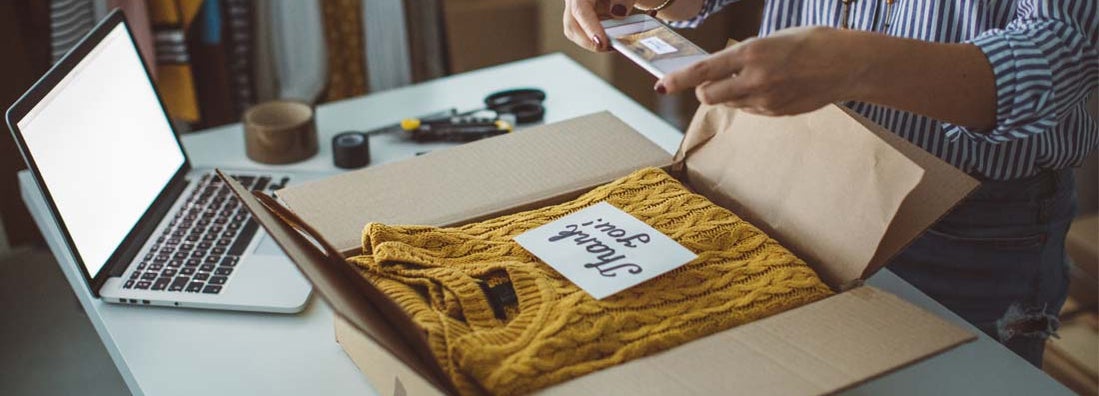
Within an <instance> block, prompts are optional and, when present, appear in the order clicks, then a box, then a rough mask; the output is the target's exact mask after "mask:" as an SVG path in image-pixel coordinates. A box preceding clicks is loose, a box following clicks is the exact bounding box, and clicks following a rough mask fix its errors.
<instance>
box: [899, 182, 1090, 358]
mask: <svg viewBox="0 0 1099 396" xmlns="http://www.w3.org/2000/svg"><path fill="white" fill-rule="evenodd" d="M1075 214H1076V185H1075V184H1074V181H1073V172H1072V170H1071V169H1065V170H1059V171H1045V172H1043V173H1041V174H1039V175H1037V176H1034V177H1030V178H1026V179H1019V180H1013V181H1008V182H997V181H985V182H984V183H982V184H981V187H980V188H978V189H977V190H976V191H974V192H973V194H971V195H970V196H969V197H968V198H967V199H966V200H965V201H964V202H962V203H961V204H960V205H958V206H957V207H956V208H954V210H953V211H951V212H950V213H949V214H947V215H946V216H945V217H943V218H942V219H941V220H939V222H938V223H936V224H935V226H933V227H932V228H931V229H930V230H928V231H927V232H926V233H925V234H924V235H923V236H921V237H920V238H919V239H917V240H916V241H915V242H914V243H913V244H912V245H911V246H909V247H908V249H906V250H905V251H903V252H901V254H899V255H898V256H897V258H895V259H894V260H893V262H892V263H890V265H889V268H890V269H891V270H892V271H893V272H894V273H896V274H897V275H898V276H900V277H901V278H903V279H905V280H906V281H908V282H909V283H911V284H912V285H914V286H916V287H917V288H919V289H920V290H922V291H923V292H924V293H926V294H927V295H929V296H931V297H932V298H934V299H935V300H936V301H938V302H939V303H941V304H943V305H944V306H946V307H947V308H949V309H950V310H951V311H954V313H956V314H958V315H959V316H961V317H963V318H965V319H966V320H968V321H969V322H970V323H972V324H973V325H974V326H976V327H977V328H979V329H981V331H983V332H985V333H986V334H988V335H989V336H991V337H992V338H993V339H996V340H999V341H1000V342H1001V343H1003V344H1004V345H1005V346H1007V347H1008V348H1009V349H1011V350H1012V351H1014V352H1015V353H1016V354H1018V355H1019V356H1022V357H1023V358H1024V359H1026V360H1027V361H1029V362H1030V363H1031V364H1033V365H1035V366H1038V367H1041V362H1042V352H1043V351H1044V350H1045V341H1046V339H1047V338H1049V337H1050V336H1051V335H1053V334H1055V332H1056V331H1057V328H1058V327H1059V326H1060V322H1059V321H1058V319H1057V315H1058V312H1059V311H1060V310H1061V306H1062V305H1064V303H1065V298H1066V297H1067V295H1068V269H1067V265H1068V264H1067V263H1068V260H1067V256H1066V254H1065V234H1066V233H1067V232H1068V227H1069V224H1070V223H1071V222H1072V218H1073V217H1074V216H1075Z"/></svg>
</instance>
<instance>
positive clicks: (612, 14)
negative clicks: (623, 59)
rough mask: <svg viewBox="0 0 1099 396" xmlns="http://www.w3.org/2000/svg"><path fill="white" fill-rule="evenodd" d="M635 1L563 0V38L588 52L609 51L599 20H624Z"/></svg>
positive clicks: (608, 42) (608, 41)
mask: <svg viewBox="0 0 1099 396" xmlns="http://www.w3.org/2000/svg"><path fill="white" fill-rule="evenodd" d="M636 2H637V0H565V15H564V18H563V20H562V23H563V24H564V30H565V37H568V39H569V40H571V41H572V42H573V43H576V45H579V46H581V47H583V48H584V49H587V50H588V51H609V50H610V48H611V45H610V39H608V38H607V32H605V31H603V25H601V24H600V23H599V21H600V20H603V19H608V18H625V17H626V16H627V15H629V14H630V10H631V9H633V5H634V3H636Z"/></svg>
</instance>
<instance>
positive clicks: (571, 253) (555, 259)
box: [515, 202, 697, 299]
mask: <svg viewBox="0 0 1099 396" xmlns="http://www.w3.org/2000/svg"><path fill="white" fill-rule="evenodd" d="M515 241H516V242H518V243H519V245H521V246H523V248H525V249H527V251H529V252H531V253H532V254H534V255H535V256H537V257H538V258H539V259H541V260H542V261H544V262H545V263H546V264H549V266H550V267H553V269H555V270H557V272H560V273H561V274H562V275H564V276H565V277H566V278H568V279H569V280H570V281H572V282H573V283H575V284H576V285H577V286H580V288H581V289H584V291H586V292H588V294H590V295H591V296H592V297H595V298H596V299H603V298H604V297H607V296H610V295H612V294H615V293H618V292H620V291H622V290H625V289H628V288H630V287H632V286H634V285H637V284H639V283H641V282H644V281H647V280H649V279H652V278H654V277H656V276H658V275H660V274H663V273H665V272H668V271H671V270H673V269H676V268H678V267H679V266H681V265H683V264H686V263H688V262H690V261H691V260H694V259H695V257H697V255H695V254H694V253H693V252H691V251H690V250H687V248H685V247H683V245H680V244H679V243H678V242H676V241H675V240H673V239H672V238H669V237H668V236H667V235H664V234H663V233H661V232H660V231H657V230H656V229H654V228H652V227H650V226H649V225H648V224H645V222H643V221H641V220H638V219H637V218H636V217H633V216H631V215H630V214H629V213H626V212H623V211H622V210H621V209H618V208H617V207H615V206H614V205H611V204H609V203H607V202H600V203H598V204H595V205H592V206H589V207H587V208H584V209H583V210H580V211H577V212H575V213H572V214H570V215H568V216H565V217H562V218H560V219H557V220H556V221H553V222H551V223H548V224H545V225H543V226H540V227H538V228H534V229H531V230H528V231H527V232H524V233H522V234H520V235H518V236H516V237H515Z"/></svg>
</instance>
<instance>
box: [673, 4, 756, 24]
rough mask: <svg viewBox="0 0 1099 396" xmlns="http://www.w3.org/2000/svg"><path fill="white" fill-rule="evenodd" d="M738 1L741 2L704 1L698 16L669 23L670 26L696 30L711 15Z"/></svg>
mask: <svg viewBox="0 0 1099 396" xmlns="http://www.w3.org/2000/svg"><path fill="white" fill-rule="evenodd" d="M737 1H739V0H702V8H701V9H699V11H698V15H695V16H694V17H693V18H691V19H685V20H682V21H668V25H669V26H671V27H674V28H696V27H698V25H699V24H701V23H702V21H704V20H706V18H707V17H709V16H710V15H712V14H714V13H716V12H718V11H721V9H722V8H725V6H727V5H729V4H732V3H735V2H737Z"/></svg>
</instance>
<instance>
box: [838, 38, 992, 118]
mask: <svg viewBox="0 0 1099 396" xmlns="http://www.w3.org/2000/svg"><path fill="white" fill-rule="evenodd" d="M833 35H834V40H831V41H833V42H834V43H835V46H834V49H835V50H836V51H849V52H850V53H851V57H850V60H849V63H848V67H852V68H853V70H852V72H853V73H856V78H855V79H853V81H856V83H855V84H854V85H855V86H854V87H852V91H853V92H852V94H853V96H854V97H853V98H852V99H854V100H858V101H863V102H870V103H876V104H880V105H884V106H889V107H892V108H896V109H900V110H905V111H909V112H913V113H917V114H921V115H924V116H928V117H931V118H934V119H937V120H941V121H946V122H949V123H952V124H955V125H959V126H964V127H967V128H971V129H975V130H990V129H992V128H993V127H994V126H995V124H996V84H995V79H994V77H993V73H992V66H991V65H990V64H989V62H988V58H987V57H986V56H985V54H984V52H982V51H981V50H980V49H979V48H977V46H975V45H971V44H963V43H931V42H925V41H919V40H912V39H902V38H896V37H890V36H885V35H881V34H876V33H868V32H859V31H850V30H836V31H834V32H833Z"/></svg>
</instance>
